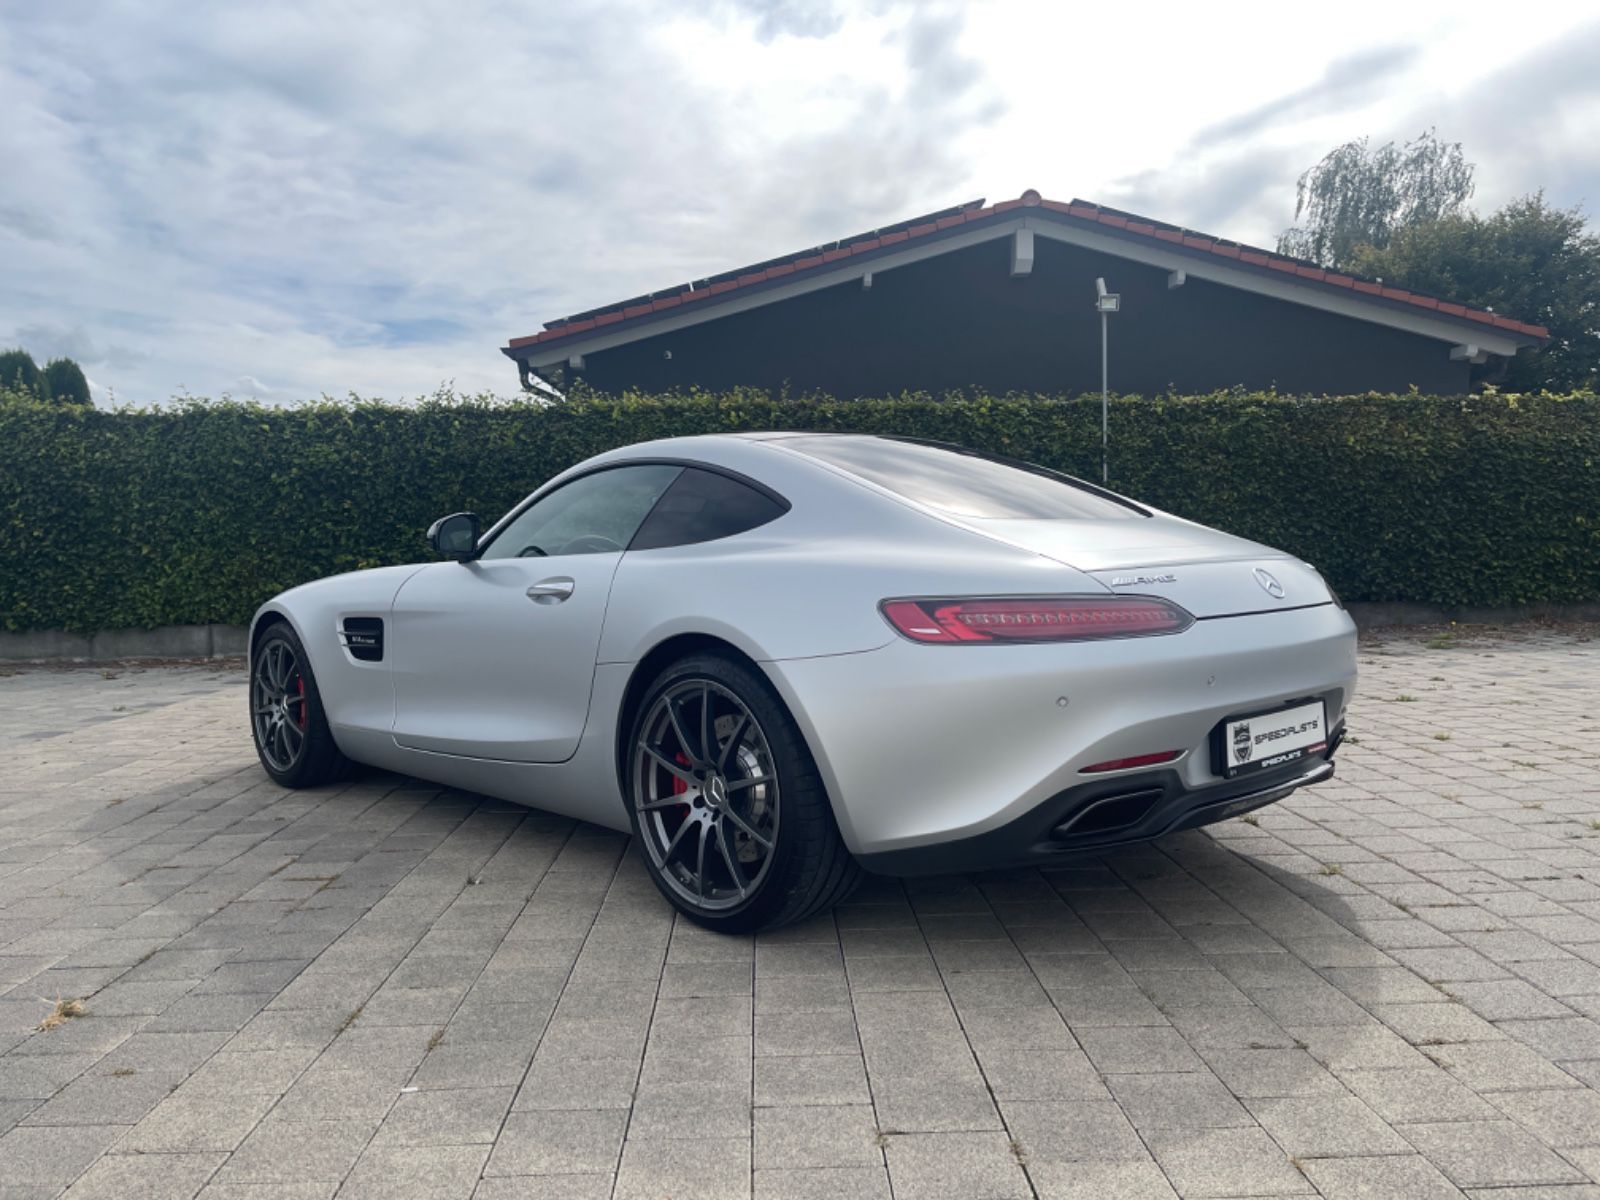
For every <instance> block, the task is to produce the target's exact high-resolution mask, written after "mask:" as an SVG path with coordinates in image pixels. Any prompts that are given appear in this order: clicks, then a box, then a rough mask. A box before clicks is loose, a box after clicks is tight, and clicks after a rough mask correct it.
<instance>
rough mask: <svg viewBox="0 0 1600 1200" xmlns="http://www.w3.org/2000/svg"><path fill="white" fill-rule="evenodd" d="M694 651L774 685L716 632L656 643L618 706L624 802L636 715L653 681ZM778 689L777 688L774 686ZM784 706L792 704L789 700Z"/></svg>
mask: <svg viewBox="0 0 1600 1200" xmlns="http://www.w3.org/2000/svg"><path fill="white" fill-rule="evenodd" d="M691 654H723V655H726V656H728V657H729V658H732V659H734V660H736V661H737V662H740V663H743V664H744V665H745V666H747V667H749V668H750V669H751V670H753V671H756V672H758V673H759V674H760V675H761V677H762V678H763V679H766V680H767V682H768V683H769V684H770V683H771V682H772V680H771V676H769V675H768V674H767V672H766V671H764V670H762V667H761V664H760V663H759V662H757V661H756V660H755V659H753V658H751V657H750V655H749V654H747V653H745V651H743V650H741V649H740V648H739V647H738V646H735V645H734V644H733V643H732V642H730V641H728V640H727V639H725V638H720V637H718V636H716V634H712V633H675V634H673V635H672V636H670V637H667V638H663V639H662V640H661V641H659V642H657V643H656V644H655V645H654V646H652V647H651V648H650V649H649V650H648V651H647V652H646V653H645V654H644V656H643V657H642V658H640V659H639V661H638V662H636V663H635V664H634V665H633V670H632V672H630V673H629V675H628V683H627V686H626V687H624V688H623V690H622V703H621V705H620V706H619V707H618V709H617V727H616V735H615V737H614V739H613V746H612V757H613V760H614V762H615V766H616V771H617V784H618V787H619V788H620V789H621V791H622V801H623V803H624V804H627V803H629V799H628V794H627V789H628V736H629V734H631V733H632V732H633V721H634V718H635V717H637V716H638V715H639V705H640V704H642V703H643V702H644V694H645V692H647V691H648V690H649V689H650V684H651V682H652V681H653V680H654V679H655V677H656V676H657V675H659V674H660V673H661V672H662V671H663V670H665V669H666V667H667V666H668V665H669V664H671V663H675V662H677V661H678V660H679V659H680V658H687V657H688V656H689V655H691ZM773 690H774V691H776V690H777V689H776V688H774V689H773ZM784 707H786V708H787V707H788V705H787V703H786V704H785V706H784Z"/></svg>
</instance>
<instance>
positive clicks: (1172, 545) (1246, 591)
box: [970, 513, 1333, 617]
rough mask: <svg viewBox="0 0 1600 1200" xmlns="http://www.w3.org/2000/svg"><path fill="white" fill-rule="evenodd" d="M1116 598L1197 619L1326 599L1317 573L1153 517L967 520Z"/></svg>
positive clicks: (1264, 550) (1263, 549)
mask: <svg viewBox="0 0 1600 1200" xmlns="http://www.w3.org/2000/svg"><path fill="white" fill-rule="evenodd" d="M970 525H971V526H972V527H973V528H974V529H978V530H980V531H981V532H983V533H986V534H988V535H989V536H990V537H994V538H998V539H999V540H1001V541H1004V542H1008V543H1010V544H1012V545H1014V546H1018V547H1021V548H1024V549H1027V550H1032V551H1033V552H1034V553H1036V554H1041V555H1044V556H1045V557H1047V558H1052V559H1054V560H1056V561H1057V562H1059V563H1062V564H1063V565H1065V566H1069V567H1072V568H1073V569H1075V570H1078V571H1082V572H1084V573H1085V574H1087V575H1089V576H1091V577H1093V578H1094V579H1095V580H1097V581H1099V582H1100V583H1102V584H1104V585H1105V586H1106V587H1108V588H1110V589H1111V590H1112V591H1114V592H1117V593H1119V594H1122V595H1140V596H1162V597H1164V598H1166V599H1168V600H1171V601H1173V602H1175V603H1177V604H1180V605H1182V606H1183V607H1184V608H1185V609H1187V610H1188V611H1189V612H1190V613H1192V614H1194V615H1195V616H1196V617H1226V616H1242V615H1245V614H1247V613H1259V612H1272V611H1275V610H1279V609H1291V608H1304V607H1305V606H1307V605H1311V604H1327V603H1330V602H1331V601H1332V599H1333V596H1332V594H1331V593H1330V592H1329V591H1328V586H1327V584H1325V583H1324V582H1323V581H1322V577H1321V576H1320V575H1318V574H1317V572H1316V570H1315V569H1314V568H1313V567H1311V566H1310V565H1309V564H1307V563H1303V562H1301V561H1300V560H1299V559H1296V558H1293V557H1290V556H1289V555H1286V554H1283V553H1281V552H1280V551H1277V550H1273V549H1271V548H1269V547H1267V546H1263V545H1260V544H1259V543H1257V542H1251V541H1247V540H1245V539H1244V538H1239V537H1234V536H1233V535H1232V534H1227V533H1221V532H1218V531H1217V530H1215V529H1207V528H1206V527H1205V526H1203V525H1196V524H1194V523H1193V522H1190V521H1184V520H1181V519H1179V518H1177V517H1170V516H1167V515H1165V514H1160V513H1158V514H1156V515H1153V516H1150V517H1145V518H1134V519H1126V518H1117V519H1111V520H1059V521H1052V520H1021V521H984V520H972V521H970Z"/></svg>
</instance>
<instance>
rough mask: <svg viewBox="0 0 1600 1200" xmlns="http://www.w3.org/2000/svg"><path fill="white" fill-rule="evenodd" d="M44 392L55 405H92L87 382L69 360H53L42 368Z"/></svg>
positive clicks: (81, 371)
mask: <svg viewBox="0 0 1600 1200" xmlns="http://www.w3.org/2000/svg"><path fill="white" fill-rule="evenodd" d="M43 374H44V386H45V392H46V394H47V395H48V396H49V397H50V399H52V400H54V401H55V402H56V403H57V404H78V405H84V404H89V405H92V404H93V403H94V400H93V398H92V397H91V396H90V395H89V380H88V379H87V378H86V377H85V376H84V374H83V368H82V367H80V366H79V365H78V364H77V363H75V362H73V361H72V360H71V359H70V358H53V359H51V360H50V361H49V362H48V363H46V364H45V368H44V372H43Z"/></svg>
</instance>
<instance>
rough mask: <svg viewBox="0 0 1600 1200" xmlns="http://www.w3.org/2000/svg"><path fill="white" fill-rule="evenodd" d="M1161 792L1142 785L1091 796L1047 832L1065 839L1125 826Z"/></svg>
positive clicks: (1141, 817)
mask: <svg viewBox="0 0 1600 1200" xmlns="http://www.w3.org/2000/svg"><path fill="white" fill-rule="evenodd" d="M1165 794H1166V793H1165V792H1163V791H1162V790H1161V789H1160V788H1143V789H1141V790H1139V791H1136V792H1120V793H1118V794H1116V795H1113V796H1102V797H1101V798H1100V799H1098V800H1091V801H1090V802H1089V803H1088V804H1086V805H1084V806H1083V807H1082V808H1080V809H1079V810H1078V811H1077V812H1075V813H1073V814H1072V816H1070V817H1068V818H1067V819H1066V820H1065V821H1063V822H1061V824H1059V825H1057V826H1056V827H1055V828H1054V829H1052V830H1051V831H1050V836H1051V837H1052V838H1054V839H1056V840H1057V841H1067V840H1071V839H1074V838H1085V837H1095V836H1098V835H1100V834H1106V833H1115V832H1116V831H1117V830H1119V829H1128V828H1130V827H1132V826H1134V825H1137V824H1139V822H1141V821H1143V820H1144V819H1145V817H1147V816H1149V815H1150V810H1151V809H1153V808H1154V807H1155V806H1156V805H1157V804H1159V803H1160V802H1161V798H1162V797H1163V796H1164V795H1165Z"/></svg>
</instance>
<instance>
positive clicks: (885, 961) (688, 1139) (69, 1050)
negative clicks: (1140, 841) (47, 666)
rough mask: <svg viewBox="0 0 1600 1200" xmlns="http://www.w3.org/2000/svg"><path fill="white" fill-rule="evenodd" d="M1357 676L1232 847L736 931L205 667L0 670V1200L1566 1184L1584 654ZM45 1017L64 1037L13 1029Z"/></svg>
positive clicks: (1587, 912) (1204, 845)
mask: <svg viewBox="0 0 1600 1200" xmlns="http://www.w3.org/2000/svg"><path fill="white" fill-rule="evenodd" d="M1363 671H1364V676H1363V682H1362V694H1361V696H1360V697H1359V698H1358V700H1357V703H1356V706H1355V709H1354V711H1353V714H1352V718H1351V730H1352V733H1353V734H1354V738H1353V740H1352V741H1351V743H1350V744H1348V745H1347V747H1346V748H1345V749H1344V751H1342V753H1341V758H1340V767H1339V774H1338V777H1337V778H1336V779H1335V780H1334V781H1333V782H1332V783H1330V784H1329V785H1327V786H1325V787H1321V788H1318V789H1314V790H1311V791H1308V792H1304V793H1301V794H1299V795H1297V796H1294V797H1292V798H1291V799H1290V800H1288V801H1286V802H1284V803H1282V804H1279V805H1276V806H1273V807H1271V808H1268V809H1265V810H1262V811H1261V812H1259V813H1257V814H1254V816H1253V819H1252V820H1251V821H1233V822H1229V823H1227V824H1224V825H1221V826H1216V827H1213V828H1211V829H1210V830H1207V831H1204V832H1199V833H1192V834H1185V835H1182V836H1180V837H1176V838H1171V839H1168V840H1166V841H1164V842H1163V843H1161V844H1159V845H1157V846H1155V847H1145V848H1140V849H1136V850H1133V851H1130V852H1127V853H1123V854H1120V855H1113V856H1109V857H1107V858H1104V859H1100V860H1095V861H1081V862H1074V863H1064V864H1061V865H1057V866H1051V867H1049V868H1047V869H1044V870H1023V871H1012V872H995V873H990V874H986V875H983V876H979V877H973V878H945V879H929V880H912V881H907V882H905V883H901V882H898V881H894V880H881V879H875V880H872V881H869V883H868V884H867V885H866V886H865V887H863V889H862V890H861V891H860V892H858V893H857V894H856V895H855V896H854V897H852V898H851V900H850V902H849V903H847V904H845V905H844V906H842V907H841V908H839V909H838V910H837V911H836V912H835V913H833V914H831V915H828V916H824V917H822V918H818V919H816V920H813V921H809V922H807V923H806V924H805V925H804V926H801V927H798V928H794V929H789V930H782V931H775V932H773V933H769V934H762V935H759V936H757V937H721V936H718V935H715V934H710V933H708V932H706V931H705V930H702V929H699V928H697V927H695V926H693V925H691V924H689V923H687V922H682V921H674V920H673V919H672V916H671V913H670V910H668V909H667V908H666V906H665V905H664V904H663V903H662V902H661V901H660V899H659V898H658V897H657V896H656V894H655V893H654V890H653V889H652V888H651V886H650V884H649V881H648V879H647V878H646V877H645V875H644V873H643V871H642V870H641V869H640V866H639V864H638V863H637V861H636V860H635V859H634V857H633V856H632V854H631V852H629V851H627V849H626V846H625V839H622V838H620V837H618V836H616V835H614V834H611V833H609V832H606V831H602V830H597V829H594V828H592V827H588V826H584V825H580V824H576V823H574V822H571V821H567V820H564V819H561V818H556V817H553V816H549V815H547V814H540V813H534V812H525V811H523V810H520V809H518V808H516V807H515V806H511V805H505V804H501V803H499V802H495V801H489V800H485V799H483V798H481V797H476V796H472V795H469V794H465V793H458V792H454V791H451V790H450V789H446V788H440V787H437V786H435V785H431V784H426V783H422V782H419V781H412V780H403V779H399V778H396V777H393V776H388V775H384V774H381V773H370V774H368V775H365V776H363V777H361V778H358V779H355V780H352V781H350V782H348V783H346V784H343V785H340V786H337V787H331V788H327V789H323V790H320V791H317V792H310V793H296V794H290V793H285V792H283V791H281V790H279V789H277V788H276V787H274V786H272V785H271V784H269V783H267V782H266V781H265V780H264V778H263V777H262V775H261V773H260V770H259V768H258V767H257V766H256V765H255V763H254V761H253V756H252V754H251V751H250V748H249V743H248V738H247V736H246V735H245V732H244V730H243V729H242V728H241V726H240V722H239V720H238V709H239V708H240V705H241V699H242V697H241V689H240V676H239V674H238V672H237V670H236V668H235V669H222V670H212V669H206V670H195V669H177V670H169V671H162V670H138V671H127V670H123V671H116V670H114V671H113V674H114V675H115V676H116V677H115V678H113V679H104V678H102V677H101V676H100V674H99V672H98V671H95V670H79V671H52V672H32V671H25V672H23V673H22V674H20V675H16V676H11V677H8V678H0V746H4V747H5V748H7V751H8V772H7V774H6V775H5V777H4V778H3V779H0V1182H3V1183H4V1185H5V1186H6V1187H15V1188H19V1189H23V1190H24V1193H25V1194H28V1193H32V1192H34V1191H39V1192H41V1193H42V1194H46V1195H54V1194H57V1193H59V1192H61V1191H62V1190H63V1189H66V1188H68V1187H69V1186H70V1187H71V1188H72V1189H73V1190H72V1191H71V1192H70V1193H69V1194H71V1195H73V1196H95V1195H119V1196H120V1195H143V1194H149V1195H174V1196H193V1195H195V1194H196V1192H198V1193H199V1194H200V1195H201V1196H204V1197H206V1198H207V1200H243V1198H245V1197H250V1198H252V1200H261V1198H262V1197H264V1196H267V1195H271V1196H273V1197H275V1198H281V1200H300V1198H301V1197H304V1198H305V1200H312V1198H313V1197H324V1198H325V1197H330V1196H333V1195H334V1193H335V1192H339V1193H340V1194H341V1195H343V1196H380V1195H398V1194H423V1193H426V1194H433V1195H440V1196H454V1195H459V1196H463V1197H466V1196H475V1197H478V1198H481V1200H514V1198H524V1200H525V1198H529V1197H562V1198H563V1200H569V1198H570V1200H584V1198H586V1197H596V1198H598V1197H606V1198H607V1200H614V1198H615V1197H633V1196H639V1197H646V1196H649V1197H654V1196H658V1195H671V1196H674V1197H677V1198H679V1200H681V1198H682V1197H691V1196H696V1195H703V1196H711V1197H717V1198H718V1200H721V1198H722V1197H725V1196H735V1197H737V1196H745V1195H754V1196H756V1197H764V1198H769V1200H787V1198H794V1197H821V1196H827V1197H842V1198H849V1197H856V1196H860V1197H872V1198H873V1200H884V1198H886V1197H889V1196H890V1195H891V1194H892V1195H893V1196H895V1197H896V1198H897V1200H904V1197H906V1196H912V1197H915V1196H933V1197H944V1196H950V1197H968V1196H982V1195H989V1194H993V1195H999V1196H1006V1195H1013V1194H1014V1195H1019V1196H1020V1195H1027V1194H1029V1190H1030V1189H1031V1192H1032V1194H1033V1195H1036V1196H1038V1197H1041V1198H1042V1200H1050V1198H1051V1197H1058V1196H1060V1197H1091V1196H1092V1197H1095V1198H1096V1200H1100V1198H1102V1197H1104V1198H1107V1200H1114V1198H1117V1197H1143V1196H1156V1197H1169V1196H1172V1195H1174V1194H1177V1195H1181V1196H1244V1195H1285V1196H1287V1195H1298V1194H1306V1193H1307V1192H1309V1191H1310V1190H1311V1189H1312V1187H1313V1186H1314V1187H1315V1188H1316V1189H1317V1190H1318V1191H1320V1192H1321V1193H1322V1194H1323V1195H1325V1196H1327V1197H1329V1198H1330V1200H1341V1198H1342V1197H1346V1196H1351V1197H1354V1196H1386V1195H1393V1196H1404V1197H1418V1198H1420V1200H1431V1198H1432V1197H1435V1196H1440V1197H1442V1196H1458V1195H1461V1194H1462V1191H1461V1190H1458V1189H1464V1190H1466V1191H1468V1192H1470V1193H1472V1194H1474V1195H1490V1194H1492V1195H1504V1196H1507V1197H1510V1196H1513V1195H1520V1194H1526V1195H1529V1196H1532V1195H1536V1194H1537V1195H1543V1194H1547V1193H1548V1194H1550V1195H1556V1194H1560V1195H1562V1196H1563V1197H1564V1200H1565V1197H1568V1196H1570V1197H1571V1198H1572V1200H1578V1198H1579V1197H1580V1196H1582V1195H1584V1194H1586V1193H1587V1192H1588V1191H1589V1190H1590V1189H1591V1188H1592V1187H1594V1186H1597V1185H1596V1184H1595V1183H1594V1182H1593V1181H1595V1180H1596V1176H1597V1174H1600V1100H1597V1099H1596V1097H1597V1096H1600V1091H1597V1090H1596V1089H1597V1086H1600V830H1597V829H1595V828H1593V827H1592V825H1591V823H1592V822H1593V821H1595V820H1597V819H1600V775H1597V773H1596V772H1595V771H1594V770H1593V768H1592V766H1591V764H1590V762H1589V759H1588V756H1587V753H1586V751H1585V749H1584V745H1585V744H1586V743H1585V742H1584V741H1583V739H1582V737H1581V736H1580V735H1579V734H1575V733H1571V732H1563V731H1571V730H1578V731H1580V733H1581V731H1582V730H1584V728H1585V727H1586V725H1587V726H1592V725H1594V721H1593V718H1592V717H1591V716H1589V714H1590V713H1592V712H1594V711H1596V709H1597V707H1600V650H1596V649H1595V648H1594V647H1593V645H1592V644H1590V643H1583V642H1579V641H1576V640H1573V639H1572V638H1570V637H1566V636H1564V635H1561V634H1559V633H1536V634H1520V635H1516V636H1514V637H1510V638H1503V639H1500V640H1482V641H1474V640H1466V641H1463V642H1461V643H1460V644H1458V645H1454V646H1452V647H1451V648H1449V649H1438V648H1436V647H1430V646H1429V645H1428V644H1427V643H1426V642H1425V641H1424V640H1422V639H1419V638H1412V637H1397V636H1389V637H1384V638H1381V639H1379V640H1377V641H1376V642H1372V641H1369V642H1368V643H1366V644H1365V645H1364V651H1363ZM1402 696H1412V697H1415V699H1414V700H1402V699H1400V697H1402ZM154 707H158V708H159V710H158V711H153V710H152V709H153V708H154ZM117 710H120V711H117ZM175 731H176V732H175ZM1438 732H1448V733H1449V734H1450V737H1449V739H1448V740H1441V739H1438V738H1436V737H1435V736H1434V734H1435V733H1438ZM1589 732H1600V727H1596V728H1594V729H1591V730H1589ZM8 738H9V739H11V740H10V741H7V739H8ZM1591 740H1592V739H1591ZM1328 864H1338V866H1337V867H1336V868H1334V867H1329V866H1328ZM469 877H471V878H473V879H476V880H477V882H476V883H468V882H467V881H468V878H469ZM58 997H62V998H71V997H79V998H82V999H83V1000H84V1001H85V1003H86V1006H87V1008H88V1010H89V1015H88V1016H86V1017H80V1018H77V1019H74V1020H69V1021H68V1022H67V1023H66V1024H64V1025H62V1026H60V1027H59V1028H57V1029H55V1030H53V1031H52V1032H50V1033H36V1032H34V1026H35V1025H36V1024H37V1022H38V1021H39V1019H40V1017H41V1016H42V1015H43V1014H44V1013H45V1012H46V1011H48V1010H49V1008H50V1005H51V1004H53V1003H54V1001H55V999H56V998H58ZM1291 1159H1293V1161H1291ZM891 1184H892V1185H893V1189H892V1192H891ZM1484 1189H1487V1191H1485V1190H1484ZM1518 1189H1527V1191H1526V1192H1521V1191H1519V1190H1518Z"/></svg>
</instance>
